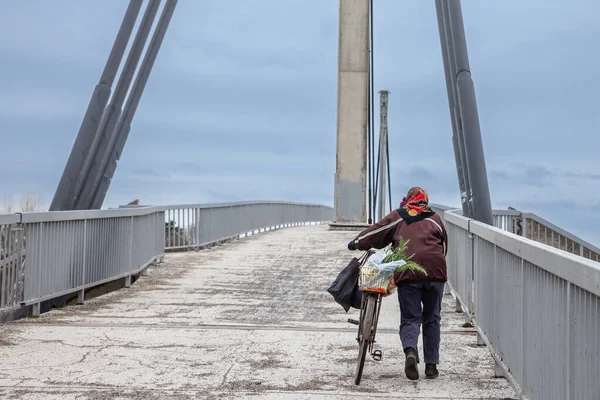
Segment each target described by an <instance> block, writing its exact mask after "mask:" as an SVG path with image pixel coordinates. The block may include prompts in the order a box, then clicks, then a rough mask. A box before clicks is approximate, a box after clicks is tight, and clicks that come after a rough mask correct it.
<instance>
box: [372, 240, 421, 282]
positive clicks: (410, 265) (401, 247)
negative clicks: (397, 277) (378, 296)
mask: <svg viewBox="0 0 600 400" xmlns="http://www.w3.org/2000/svg"><path fill="white" fill-rule="evenodd" d="M408 242H409V241H404V239H403V238H402V237H400V240H399V242H398V246H397V247H396V248H395V249H391V248H387V249H385V250H384V251H385V252H386V253H387V255H386V256H385V258H384V259H383V261H382V263H383V264H385V263H389V262H394V261H400V260H403V261H404V262H406V264H404V265H402V266H400V267H398V268H396V271H395V272H404V271H412V272H413V273H416V272H419V273H421V274H423V275H425V276H427V270H426V269H425V268H423V267H422V266H420V265H419V264H417V263H416V262H414V261H411V259H412V258H413V256H414V254H413V255H411V256H406V255H404V251H405V250H406V249H407V248H408Z"/></svg>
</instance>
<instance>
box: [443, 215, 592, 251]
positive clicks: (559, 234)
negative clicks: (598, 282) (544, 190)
mask: <svg viewBox="0 0 600 400" xmlns="http://www.w3.org/2000/svg"><path fill="white" fill-rule="evenodd" d="M432 208H433V209H434V210H435V211H437V212H438V213H439V214H440V215H441V214H442V213H443V212H444V211H449V210H452V209H453V208H452V207H447V206H442V205H437V204H436V205H432ZM455 213H457V214H459V215H462V211H460V210H455ZM492 213H493V215H492V217H493V223H494V226H495V227H497V228H500V229H502V230H505V231H507V232H511V233H514V234H517V235H519V236H523V237H526V238H527V239H531V240H535V241H536V242H539V243H543V244H547V245H549V246H552V247H554V248H557V249H560V250H564V251H566V252H569V253H572V254H576V255H579V256H581V257H584V258H587V259H590V260H593V261H598V262H600V248H598V247H596V246H594V245H593V244H591V243H589V242H587V241H585V240H583V239H581V238H580V237H578V236H576V235H573V234H572V233H570V232H567V231H565V230H564V229H561V228H559V227H558V226H556V225H554V224H553V223H551V222H549V221H547V220H545V219H544V218H542V217H540V216H538V215H536V214H533V213H524V212H522V211H519V210H493V211H492Z"/></svg>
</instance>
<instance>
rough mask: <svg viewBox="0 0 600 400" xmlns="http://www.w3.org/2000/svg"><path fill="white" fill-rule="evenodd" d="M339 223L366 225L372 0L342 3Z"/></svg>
mask: <svg viewBox="0 0 600 400" xmlns="http://www.w3.org/2000/svg"><path fill="white" fill-rule="evenodd" d="M339 15H340V17H339V18H340V21H339V24H340V25H339V44H338V104H337V145H336V154H337V156H336V174H335V213H336V222H363V223H364V222H366V218H367V215H366V186H367V185H366V183H367V179H366V177H367V130H368V129H367V127H368V123H369V121H368V111H367V107H368V97H369V0H340V14H339Z"/></svg>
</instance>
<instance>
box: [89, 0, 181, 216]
mask: <svg viewBox="0 0 600 400" xmlns="http://www.w3.org/2000/svg"><path fill="white" fill-rule="evenodd" d="M176 5H177V0H167V3H166V4H165V7H164V8H163V11H162V13H161V16H160V19H159V20H158V24H157V26H156V30H155V31H154V34H153V35H152V40H151V41H150V45H149V46H148V50H147V52H146V54H145V55H144V60H143V61H142V64H141V66H140V71H139V73H138V75H137V76H136V79H135V82H134V84H133V87H132V89H131V94H130V95H129V97H128V98H127V102H126V103H125V107H124V108H123V112H122V114H121V116H120V118H119V120H118V121H117V124H116V127H115V130H114V133H113V134H112V135H111V138H110V142H109V152H108V153H107V154H108V157H107V159H106V163H105V168H104V173H103V175H102V178H101V180H100V182H99V185H98V186H97V188H96V192H95V194H94V197H93V202H92V207H91V208H92V209H98V208H100V207H102V203H103V202H104V199H105V197H106V193H107V192H108V188H109V186H110V182H111V180H112V178H113V176H114V173H115V170H116V169H117V163H118V161H119V159H120V158H121V154H122V153H123V149H124V148H125V143H126V142H127V138H128V137H129V132H130V130H131V122H132V121H133V117H134V115H135V112H136V110H137V107H138V105H139V104H140V99H141V98H142V93H143V92H144V88H145V87H146V83H147V82H148V78H149V77H150V72H152V67H153V66H154V62H155V61H156V57H157V56H158V52H159V50H160V46H161V45H162V42H163V39H164V37H165V34H166V33H167V28H168V27H169V23H170V22H171V17H172V16H173V12H174V11H175V6H176Z"/></svg>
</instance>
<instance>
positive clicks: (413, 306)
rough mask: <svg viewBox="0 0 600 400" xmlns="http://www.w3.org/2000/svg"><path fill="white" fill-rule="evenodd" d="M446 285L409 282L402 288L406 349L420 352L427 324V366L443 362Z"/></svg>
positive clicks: (404, 342)
mask: <svg viewBox="0 0 600 400" xmlns="http://www.w3.org/2000/svg"><path fill="white" fill-rule="evenodd" d="M443 296H444V283H443V282H421V283H409V284H404V285H400V286H398V301H399V302H400V340H401V341H402V347H403V348H404V349H405V350H406V349H407V348H409V347H412V348H414V349H415V350H416V349H417V343H418V341H419V331H420V330H421V329H420V328H421V324H422V325H423V352H424V353H425V354H424V356H425V363H426V364H439V362H440V320H441V315H440V313H441V310H442V297H443Z"/></svg>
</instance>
